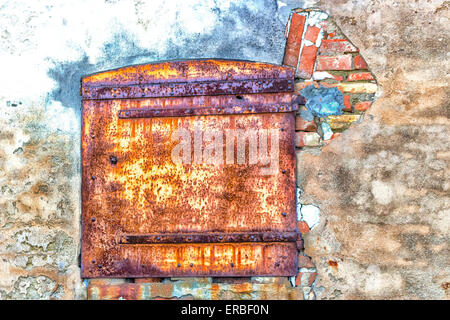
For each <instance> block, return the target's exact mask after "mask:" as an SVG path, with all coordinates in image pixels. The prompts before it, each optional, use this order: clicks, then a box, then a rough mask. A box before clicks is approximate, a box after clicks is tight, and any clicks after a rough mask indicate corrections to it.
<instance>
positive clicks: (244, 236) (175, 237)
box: [119, 232, 301, 244]
mask: <svg viewBox="0 0 450 320" xmlns="http://www.w3.org/2000/svg"><path fill="white" fill-rule="evenodd" d="M299 240H300V241H301V235H300V233H297V232H249V233H224V232H213V233H184V234H182V233H164V234H163V233H161V234H139V235H136V234H127V235H123V236H121V237H120V240H119V243H120V244H160V243H230V242H296V241H299Z"/></svg>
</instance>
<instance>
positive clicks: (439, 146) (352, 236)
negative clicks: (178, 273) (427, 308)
mask: <svg viewBox="0 0 450 320" xmlns="http://www.w3.org/2000/svg"><path fill="white" fill-rule="evenodd" d="M294 8H301V9H306V8H315V9H317V10H320V11H323V12H326V13H328V14H329V15H330V17H329V18H327V20H328V21H331V23H330V24H327V34H328V36H327V37H326V38H325V39H329V40H333V38H335V39H344V38H343V37H344V36H346V37H347V38H348V39H350V40H351V45H352V46H354V48H357V49H358V51H357V52H356V51H355V49H353V47H351V50H350V52H349V51H348V50H349V49H344V51H342V52H339V50H338V51H336V50H335V51H333V52H330V51H321V50H318V51H319V52H318V54H319V57H320V56H321V55H323V56H332V57H335V56H340V55H348V54H349V55H350V56H351V58H352V66H351V69H352V70H335V69H336V68H335V67H327V65H326V63H329V62H330V61H327V60H326V59H325V60H323V63H324V64H322V66H323V67H321V68H319V70H317V64H315V65H316V71H319V72H324V71H326V73H327V74H329V75H332V76H333V78H334V79H333V78H331V77H330V76H328V75H325V74H324V73H318V74H316V76H317V77H318V78H314V72H313V73H312V74H311V76H312V78H311V77H310V78H307V77H306V75H308V73H306V74H305V73H299V74H298V76H299V77H300V78H299V83H300V84H298V87H297V89H298V90H302V89H304V88H306V87H307V86H310V85H311V84H313V82H312V81H314V80H316V81H317V82H320V83H322V85H323V86H325V87H327V88H330V89H331V88H333V87H335V88H338V89H339V90H340V92H342V93H343V95H342V96H343V99H344V98H345V99H344V100H343V102H344V103H345V107H346V108H347V110H345V109H344V115H350V116H354V115H357V116H359V115H360V114H361V113H362V112H364V111H366V109H367V106H368V103H366V104H364V105H361V104H358V103H361V102H365V101H371V100H372V99H373V98H374V96H373V92H372V91H373V90H372V91H371V92H369V93H367V94H366V93H363V92H348V91H345V90H342V85H341V83H342V82H344V83H348V82H352V81H351V80H352V77H356V78H353V79H354V80H357V81H358V83H371V81H373V80H372V79H369V78H367V77H368V75H367V73H368V72H366V71H364V72H363V71H357V72H355V71H353V69H356V65H357V61H355V59H359V58H356V57H357V56H358V55H361V56H363V57H364V59H365V61H366V62H367V64H368V68H369V69H370V71H371V73H372V74H373V77H374V78H375V79H376V81H377V84H378V91H377V93H376V98H377V99H376V100H375V102H374V103H373V105H372V106H371V107H370V109H368V110H367V111H366V113H365V115H364V117H360V119H359V121H357V122H356V123H353V124H352V126H351V127H350V129H349V130H345V131H344V129H347V127H348V124H349V122H348V121H344V120H342V119H353V118H348V117H347V118H345V117H344V118H340V119H341V120H342V121H341V120H339V118H338V120H339V121H334V122H333V121H328V120H330V119H333V118H329V117H316V119H315V120H313V123H310V124H309V126H305V124H304V123H302V121H303V120H305V119H304V118H302V117H299V120H298V126H297V129H298V130H299V133H298V136H299V138H298V141H297V146H298V147H300V148H301V149H299V150H298V153H297V156H298V166H299V172H298V186H299V191H300V192H299V202H300V203H301V204H302V206H301V207H300V218H301V221H300V222H299V225H300V227H301V228H302V230H303V231H304V232H305V236H304V238H305V247H306V249H305V252H304V253H301V255H300V256H299V259H300V260H301V261H300V262H301V267H302V268H303V269H301V270H300V273H299V275H298V276H297V278H295V279H287V278H252V279H245V278H244V279H235V280H232V281H230V280H228V279H191V280H182V279H158V280H157V281H158V282H156V283H149V282H148V281H149V280H148V279H147V280H140V281H137V282H135V283H130V282H129V280H126V279H117V280H111V281H109V282H105V281H102V280H91V281H90V282H89V281H82V280H81V279H80V269H79V246H80V243H79V239H80V152H79V145H80V134H81V132H80V109H79V108H80V97H79V84H80V82H79V81H80V78H81V76H82V75H86V74H89V73H92V72H97V71H101V70H105V69H110V68H115V67H119V66H123V65H129V64H136V63H147V62H152V61H158V60H167V59H185V58H203V57H214V58H230V59H248V60H255V61H264V62H270V63H277V64H281V63H282V62H283V56H284V49H285V43H286V39H285V31H286V30H285V26H286V22H287V21H288V19H289V15H290V12H291V10H292V9H294ZM0 17H1V19H0V30H1V31H0V56H1V59H0V66H1V70H2V75H3V77H2V79H1V83H0V85H1V88H2V89H1V90H0V109H1V113H0V229H1V233H0V298H1V299H29V298H42V299H84V298H86V297H87V296H88V294H89V297H90V298H98V297H104V298H119V297H121V292H129V293H130V297H131V298H133V297H134V298H188V299H189V298H264V297H271V298H273V297H276V298H280V299H302V298H306V299H314V298H317V299H349V298H350V299H351V298H370V299H372V298H374V299H380V298H411V299H417V298H418V299H430V298H438V299H442V298H446V297H447V298H448V288H449V282H450V280H449V267H448V266H449V265H450V264H449V261H448V259H449V253H448V236H449V234H448V233H449V232H448V230H449V229H450V228H449V203H450V201H449V197H448V189H449V179H448V177H449V176H450V175H449V170H448V161H449V158H450V156H449V152H448V150H449V138H448V137H449V136H450V135H449V129H448V128H449V120H448V117H449V109H450V108H449V105H448V102H447V100H446V98H448V89H447V87H448V65H449V64H448V63H446V62H447V61H448V54H447V51H448V49H447V48H448V44H449V43H448V34H449V32H448V25H449V21H448V18H449V11H448V2H446V1H443V0H441V1H433V0H431V1H427V2H424V1H420V2H419V1H416V2H412V1H394V0H388V1H362V0H359V1H341V0H338V1H336V0H334V1H257V0H254V1H233V2H230V1H212V0H211V1H207V0H205V1H194V0H193V1H183V2H181V3H180V2H178V3H175V2H174V1H162V0H161V1H152V2H150V1H125V0H116V1H101V0H94V1H92V0H91V1H83V0H80V1H65V2H64V3H61V4H53V3H52V2H50V1H32V2H30V1H7V2H6V3H5V4H4V5H3V6H2V7H1V8H0ZM328 26H330V27H328ZM286 35H288V33H286ZM309 41H311V40H309ZM316 41H317V39H316ZM311 42H313V41H311ZM330 43H332V41H331V42H330ZM322 46H323V44H322ZM318 48H320V46H319V47H318ZM334 48H335V47H334ZM346 50H347V51H346ZM320 59H322V58H320ZM344 59H345V58H344ZM347 59H348V58H347ZM366 68H367V67H364V69H366ZM320 69H324V70H320ZM347 69H349V68H347ZM313 71H314V70H313ZM354 73H356V74H358V76H351V74H354ZM360 74H361V75H360ZM362 74H365V75H362ZM369 75H370V73H369ZM302 77H303V78H302ZM305 77H306V78H305ZM341 77H342V78H341ZM358 77H364V78H358ZM310 80H311V83H307V84H304V82H308V81H310ZM316 86H318V84H317V85H316ZM347 96H348V98H347ZM306 109H307V108H306ZM306 109H305V110H303V111H305V112H306V113H307V111H308V110H306ZM335 116H336V117H339V116H342V115H335ZM332 117H333V116H332ZM325 118H326V119H325ZM313 119H314V118H313ZM327 119H328V120H327ZM307 121H308V120H307ZM323 123H327V124H328V126H329V127H328V126H327V125H323ZM312 125H314V129H306V128H310V127H311V126H312ZM328 129H330V130H331V131H334V132H333V134H332V135H331V136H330V135H329V131H327V130H328ZM312 130H315V131H316V132H315V134H314V138H313V139H309V138H308V139H306V138H305V139H303V138H302V139H300V137H304V136H308V135H309V136H310V135H311V133H314V132H313V131H312ZM301 132H306V133H307V134H305V133H301ZM336 133H340V135H338V134H336ZM328 138H332V139H328ZM309 143H313V145H308V144H309ZM301 209H303V213H302V212H301V211H302V210H301ZM319 213H320V214H319ZM314 219H315V220H314ZM316 276H317V278H316Z"/></svg>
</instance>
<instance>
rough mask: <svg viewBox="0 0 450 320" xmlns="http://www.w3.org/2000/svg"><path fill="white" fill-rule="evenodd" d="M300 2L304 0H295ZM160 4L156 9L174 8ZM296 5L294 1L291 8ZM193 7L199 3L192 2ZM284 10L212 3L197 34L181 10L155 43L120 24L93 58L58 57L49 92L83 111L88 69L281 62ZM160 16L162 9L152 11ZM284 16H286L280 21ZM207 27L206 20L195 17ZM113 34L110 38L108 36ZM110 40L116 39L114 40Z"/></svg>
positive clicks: (265, 4) (257, 2)
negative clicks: (201, 60)
mask: <svg viewBox="0 0 450 320" xmlns="http://www.w3.org/2000/svg"><path fill="white" fill-rule="evenodd" d="M294 2H295V3H296V6H301V5H302V3H303V2H302V1H294ZM167 6H168V8H165V7H164V6H162V7H161V8H158V10H169V9H170V10H173V8H172V7H170V6H169V4H168V5H167ZM292 6H293V4H292V5H290V6H289V9H290V8H291V7H292ZM193 7H195V5H194V4H193ZM283 9H284V10H283V11H282V12H281V11H280V8H279V7H278V6H277V3H276V1H273V0H247V1H243V0H239V1H233V2H232V3H227V2H218V3H217V4H216V5H215V6H212V7H211V8H210V13H211V15H212V16H213V17H214V19H215V21H216V24H215V25H214V26H213V27H212V28H205V30H204V31H202V32H199V33H192V32H189V31H188V28H186V25H185V24H186V21H185V19H186V17H185V15H183V12H179V14H177V16H176V18H175V19H174V21H173V23H172V25H173V26H172V29H171V32H170V34H167V35H164V36H161V37H162V38H163V39H164V38H165V40H163V41H162V42H161V43H158V45H157V46H143V45H142V44H141V41H140V40H139V37H138V36H137V35H136V34H135V33H134V31H133V29H132V28H128V27H127V25H126V24H121V23H120V22H121V20H120V17H117V19H118V21H119V23H117V24H116V25H115V26H114V29H113V30H111V33H112V34H114V36H112V39H111V37H107V35H105V43H104V44H103V48H101V51H102V55H101V56H100V57H99V58H97V59H92V57H91V56H90V55H89V53H88V52H85V53H84V55H82V56H80V57H79V59H78V60H73V61H55V60H52V59H50V60H51V61H52V62H53V67H52V68H51V69H50V70H49V71H48V74H49V76H50V77H51V78H52V79H54V80H55V81H56V83H57V87H56V88H55V89H54V90H53V91H52V92H51V93H50V94H49V96H48V101H52V100H53V101H60V102H61V103H62V105H63V106H64V107H71V108H74V109H75V110H77V111H79V108H80V106H81V104H80V96H79V92H80V79H81V77H82V76H85V75H87V74H90V73H95V72H99V71H104V70H108V69H113V68H118V67H123V66H126V65H132V64H141V63H150V62H156V61H164V60H186V59H199V58H222V59H233V60H235V59H239V60H251V61H260V62H269V63H274V64H281V61H282V58H283V54H284V45H285V39H284V28H285V21H286V20H287V18H286V19H282V18H281V16H283V17H284V13H285V12H284V11H286V10H287V9H288V8H287V7H286V6H283ZM149 14H150V15H154V17H155V19H156V20H157V21H159V20H158V11H157V10H156V11H153V12H149ZM280 15H281V16H280ZM282 20H283V21H282ZM197 22H198V23H199V24H201V25H203V24H204V25H205V26H207V23H206V22H204V21H197ZM147 32H149V33H156V34H158V33H161V34H163V33H165V32H166V30H165V29H164V28H161V29H158V28H153V29H151V30H148V31H147ZM106 39H109V40H106ZM111 40H112V41H111Z"/></svg>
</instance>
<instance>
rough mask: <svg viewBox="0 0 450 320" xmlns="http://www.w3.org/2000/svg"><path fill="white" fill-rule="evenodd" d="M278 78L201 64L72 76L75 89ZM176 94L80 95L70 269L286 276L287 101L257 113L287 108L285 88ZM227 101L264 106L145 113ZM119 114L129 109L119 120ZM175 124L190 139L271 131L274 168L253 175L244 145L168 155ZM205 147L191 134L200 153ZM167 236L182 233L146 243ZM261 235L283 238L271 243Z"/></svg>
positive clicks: (255, 168)
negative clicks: (177, 158)
mask: <svg viewBox="0 0 450 320" xmlns="http://www.w3.org/2000/svg"><path fill="white" fill-rule="evenodd" d="M278 78H280V79H286V80H289V81H290V80H293V72H292V70H291V69H289V68H284V67H280V66H273V65H269V64H261V63H252V62H244V61H237V62H236V61H217V60H202V61H187V62H166V63H161V64H154V65H144V66H133V67H127V68H122V69H118V70H113V71H107V72H105V73H100V74H96V75H93V76H89V77H86V78H84V79H83V82H82V88H83V90H84V89H85V88H86V87H88V86H90V87H94V86H97V87H101V86H120V87H122V88H125V87H127V86H129V85H136V84H137V85H143V84H151V83H155V82H156V83H168V82H173V81H175V82H190V81H193V82H195V81H202V82H214V81H245V80H246V79H253V80H255V81H256V83H257V81H258V79H278ZM252 90H253V89H252ZM184 94H186V96H182V97H179V96H174V97H165V96H161V97H151V98H142V97H140V96H134V95H131V96H130V95H128V96H127V98H126V99H123V98H121V97H116V98H114V97H113V98H112V99H104V97H102V98H101V99H92V98H89V99H83V128H82V133H83V136H82V210H83V215H82V231H83V234H82V276H83V277H162V276H194V275H198V276H201V275H205V276H206V275H209V276H256V275H260V276H264V275H267V276H269V275H278V276H288V275H294V274H295V273H296V271H297V255H296V252H297V244H298V243H297V242H298V240H299V239H298V237H297V238H296V237H294V236H292V235H293V234H294V233H295V234H297V229H296V228H297V227H296V201H295V146H294V127H295V123H294V122H295V121H294V112H292V111H291V110H294V109H295V108H290V109H285V110H279V109H278V112H270V110H269V109H268V108H269V107H273V106H276V105H277V104H278V105H279V106H280V107H281V106H287V105H289V106H291V105H292V99H293V96H292V92H291V91H287V92H281V93H266V92H265V91H264V90H263V91H262V93H260V92H259V91H258V90H257V89H255V90H253V91H252V94H243V95H242V96H239V97H237V96H236V95H234V94H233V95H223V94H220V95H205V96H198V95H196V94H187V93H186V92H185V93H184ZM237 100H238V103H239V105H240V106H242V107H244V108H246V110H248V109H249V108H255V107H256V106H262V107H263V108H267V110H268V112H266V113H243V114H214V113H212V114H206V115H205V114H201V115H199V114H188V115H184V116H183V117H181V116H178V115H177V114H173V115H172V116H170V117H162V116H158V114H155V112H153V111H149V110H160V111H161V110H162V111H163V112H164V110H180V111H186V110H192V109H202V108H203V110H204V108H207V107H214V110H217V109H222V108H225V109H226V108H231V107H233V105H236V101H237ZM127 111H128V112H130V114H131V112H137V114H140V116H139V117H128V118H127V117H120V116H119V115H120V114H122V113H126V112H127ZM139 112H141V113H139ZM130 114H129V115H130ZM179 129H183V130H185V131H187V132H192V133H193V140H195V139H196V138H195V132H201V133H203V134H204V133H205V132H207V131H208V130H209V131H211V130H213V131H218V132H225V131H226V130H231V131H233V132H236V131H237V132H247V131H248V130H260V131H261V130H263V131H264V130H265V131H268V130H276V131H277V132H279V161H278V164H279V165H278V167H277V170H276V172H275V173H274V174H271V175H262V174H261V167H262V166H261V164H259V163H250V160H249V156H250V155H249V150H248V148H247V149H246V151H245V156H246V159H247V160H246V162H245V163H238V161H234V162H232V163H228V162H223V163H219V164H208V163H202V162H198V161H197V162H196V161H195V160H196V154H195V152H196V151H195V150H194V149H195V148H194V147H193V148H192V149H193V161H191V162H189V163H174V161H173V158H172V154H171V152H172V150H173V149H174V148H175V146H176V145H177V143H178V141H174V140H173V139H172V135H173V133H174V132H175V131H177V130H179ZM239 130H241V131H239ZM194 144H195V141H194ZM205 148H206V142H205V141H203V142H201V151H204V150H205ZM234 157H236V154H235V155H234ZM177 234H178V235H179V236H175V237H173V239H180V237H181V236H183V237H184V236H185V237H186V239H185V241H178V240H177V241H165V242H166V243H155V242H153V241H150V240H149V239H153V238H152V236H151V235H154V236H155V237H154V239H155V240H156V237H158V236H159V237H160V239H161V237H165V239H166V240H167V239H169V238H170V237H171V235H172V236H173V235H177ZM198 234H203V235H202V236H200V237H199V236H198ZM219 234H223V235H222V237H228V238H229V239H232V234H241V235H242V234H248V236H249V240H248V241H245V239H243V238H242V242H237V241H231V240H228V241H214V242H212V241H210V240H211V239H212V238H213V237H216V238H215V239H216V240H220V239H219V238H218V237H219V236H220V235H219ZM227 234H228V235H227ZM262 234H263V235H264V234H266V235H268V234H269V235H270V234H272V235H274V234H285V235H286V237H287V238H286V239H278V240H276V241H275V240H274V239H275V238H272V239H271V238H270V237H266V238H264V236H261V235H262ZM251 235H253V236H254V237H255V236H257V237H259V238H258V239H259V240H260V241H252V239H251V238H250V236H251ZM127 237H128V241H127ZM189 237H191V240H190V241H189V240H188V238H189ZM195 237H197V238H195ZM194 238H195V241H194ZM133 239H134V240H133ZM139 239H140V240H139ZM208 239H210V240H208ZM130 240H132V241H131V242H130ZM208 241H209V242H208ZM296 241H297V242H296ZM300 242H301V241H300Z"/></svg>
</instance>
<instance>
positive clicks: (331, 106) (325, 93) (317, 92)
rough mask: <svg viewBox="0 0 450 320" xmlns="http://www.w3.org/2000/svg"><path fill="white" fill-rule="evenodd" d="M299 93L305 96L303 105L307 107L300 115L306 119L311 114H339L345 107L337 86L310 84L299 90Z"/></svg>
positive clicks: (323, 115)
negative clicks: (328, 86)
mask: <svg viewBox="0 0 450 320" xmlns="http://www.w3.org/2000/svg"><path fill="white" fill-rule="evenodd" d="M300 94H301V95H302V96H303V97H305V99H306V105H305V106H306V108H307V109H308V110H307V111H306V112H301V113H300V115H301V117H302V118H304V119H305V120H308V121H311V120H312V116H316V117H319V118H326V117H328V116H331V115H340V114H342V109H344V108H345V106H344V96H343V95H342V93H341V92H340V91H339V90H338V89H337V88H327V87H324V86H322V85H320V87H316V86H314V85H310V86H307V87H306V88H304V89H303V90H301V91H300ZM308 111H309V112H308Z"/></svg>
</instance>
